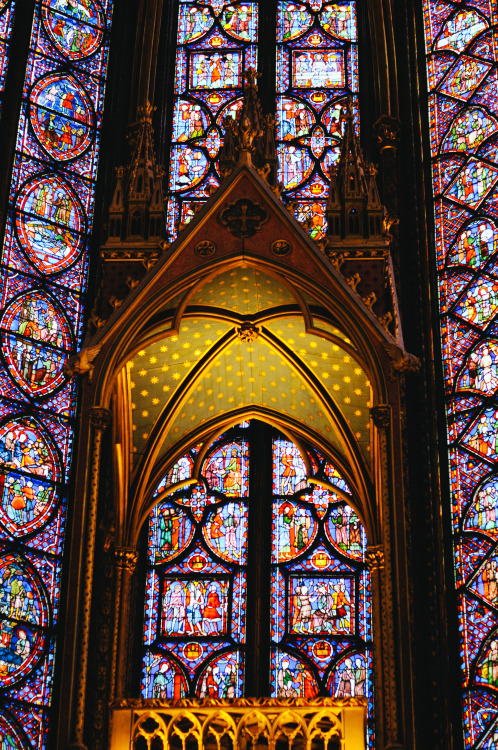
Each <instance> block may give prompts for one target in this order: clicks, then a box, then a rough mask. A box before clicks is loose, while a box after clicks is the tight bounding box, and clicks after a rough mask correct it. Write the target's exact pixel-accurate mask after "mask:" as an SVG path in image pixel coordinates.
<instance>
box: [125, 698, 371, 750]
mask: <svg viewBox="0 0 498 750" xmlns="http://www.w3.org/2000/svg"><path fill="white" fill-rule="evenodd" d="M111 709H112V732H111V750H204V749H205V750H266V749H268V750H365V716H366V701H364V700H362V699H360V698H350V699H334V698H313V699H310V700H306V699H295V700H293V699H287V700H285V699H284V700H279V699H276V698H254V699H252V698H240V699H237V700H231V701H229V700H225V701H223V700H214V699H205V700H200V699H199V700H198V699H187V698H186V699H183V700H178V701H160V700H143V701H142V700H123V701H116V702H114V703H113V704H112V706H111Z"/></svg>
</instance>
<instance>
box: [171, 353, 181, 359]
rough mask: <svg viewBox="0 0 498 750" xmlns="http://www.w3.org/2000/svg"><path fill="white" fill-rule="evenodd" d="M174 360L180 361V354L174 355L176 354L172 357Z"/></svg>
mask: <svg viewBox="0 0 498 750" xmlns="http://www.w3.org/2000/svg"><path fill="white" fill-rule="evenodd" d="M172 358H173V359H180V355H179V354H178V352H175V353H174V354H173V355H172Z"/></svg>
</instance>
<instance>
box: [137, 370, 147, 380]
mask: <svg viewBox="0 0 498 750" xmlns="http://www.w3.org/2000/svg"><path fill="white" fill-rule="evenodd" d="M138 374H139V375H141V376H142V377H143V378H144V377H145V376H146V375H147V370H140V372H139V373H138Z"/></svg>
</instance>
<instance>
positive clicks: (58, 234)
mask: <svg viewBox="0 0 498 750" xmlns="http://www.w3.org/2000/svg"><path fill="white" fill-rule="evenodd" d="M15 210H16V230H17V237H18V240H19V243H20V245H21V247H22V248H23V250H24V251H25V253H26V255H27V256H28V258H29V260H30V261H31V263H33V265H34V266H35V267H36V268H38V269H39V270H41V271H43V273H50V274H52V273H58V272H59V271H64V270H65V269H66V268H68V267H69V266H70V265H72V264H73V263H74V262H75V261H76V260H77V258H78V256H79V254H80V252H81V250H82V243H83V237H82V232H84V230H85V218H84V217H85V215H84V211H83V207H82V206H81V203H80V202H79V200H78V198H77V196H76V194H75V193H74V192H73V190H72V189H71V188H70V187H69V185H68V184H67V183H66V182H64V181H63V180H61V179H60V178H59V177H56V176H38V177H35V178H34V179H32V180H29V182H27V183H26V184H25V185H24V187H23V188H22V190H21V191H20V193H19V195H18V196H17V200H16V206H15Z"/></svg>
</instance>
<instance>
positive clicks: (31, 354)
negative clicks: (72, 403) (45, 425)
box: [0, 291, 71, 397]
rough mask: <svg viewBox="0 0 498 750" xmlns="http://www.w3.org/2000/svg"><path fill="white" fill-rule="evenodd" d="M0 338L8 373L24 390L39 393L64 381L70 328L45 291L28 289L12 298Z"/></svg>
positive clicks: (52, 388) (37, 395)
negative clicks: (26, 291)
mask: <svg viewBox="0 0 498 750" xmlns="http://www.w3.org/2000/svg"><path fill="white" fill-rule="evenodd" d="M0 340H1V343H2V352H3V355H4V357H5V359H6V363H7V368H8V370H9V373H10V375H11V377H12V378H13V379H14V380H15V382H16V384H17V385H18V386H19V388H21V390H22V391H24V392H25V393H27V394H29V395H31V396H36V397H39V396H45V395H47V394H49V393H52V392H53V391H54V390H55V388H57V387H59V386H60V385H62V383H63V382H64V372H63V370H64V365H65V364H66V362H67V360H68V357H69V352H70V350H71V334H70V328H69V323H68V322H67V320H66V318H65V316H64V314H63V312H62V310H61V309H60V308H59V306H58V305H57V306H56V305H55V303H53V302H52V301H51V300H50V299H49V298H47V297H46V295H45V294H43V293H42V292H36V291H33V292H28V293H27V294H24V295H23V296H21V297H17V298H16V299H15V300H14V301H13V302H11V304H10V305H9V306H8V307H7V309H6V310H5V312H4V314H3V317H2V319H1V321H0Z"/></svg>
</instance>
